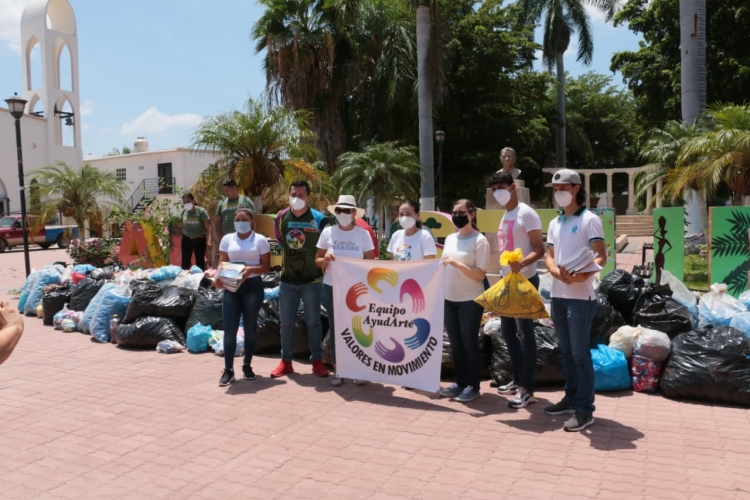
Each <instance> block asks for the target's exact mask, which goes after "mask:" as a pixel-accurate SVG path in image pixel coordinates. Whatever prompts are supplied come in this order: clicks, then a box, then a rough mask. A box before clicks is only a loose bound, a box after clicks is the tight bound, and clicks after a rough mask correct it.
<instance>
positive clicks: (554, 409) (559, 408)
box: [544, 400, 576, 415]
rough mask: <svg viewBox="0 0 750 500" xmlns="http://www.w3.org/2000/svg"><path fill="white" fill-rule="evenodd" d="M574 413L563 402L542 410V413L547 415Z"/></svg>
mask: <svg viewBox="0 0 750 500" xmlns="http://www.w3.org/2000/svg"><path fill="white" fill-rule="evenodd" d="M575 412H576V411H575V409H574V408H573V407H572V406H571V405H570V404H568V403H567V402H566V401H565V400H563V401H560V402H559V403H557V404H554V405H550V406H548V407H546V408H545V409H544V413H546V414H547V415H572V414H574V413H575Z"/></svg>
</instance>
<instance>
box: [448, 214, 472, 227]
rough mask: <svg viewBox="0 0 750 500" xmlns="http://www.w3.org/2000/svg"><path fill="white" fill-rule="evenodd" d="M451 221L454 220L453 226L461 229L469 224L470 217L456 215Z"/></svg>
mask: <svg viewBox="0 0 750 500" xmlns="http://www.w3.org/2000/svg"><path fill="white" fill-rule="evenodd" d="M451 219H452V220H453V225H454V226H456V227H457V228H459V229H461V228H462V227H464V226H465V225H466V224H468V223H469V216H468V215H454V216H453V217H451Z"/></svg>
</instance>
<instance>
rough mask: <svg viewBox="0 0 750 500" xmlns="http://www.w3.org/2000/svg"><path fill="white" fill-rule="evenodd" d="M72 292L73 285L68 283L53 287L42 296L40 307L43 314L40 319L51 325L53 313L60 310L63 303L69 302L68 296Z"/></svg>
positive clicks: (63, 305)
mask: <svg viewBox="0 0 750 500" xmlns="http://www.w3.org/2000/svg"><path fill="white" fill-rule="evenodd" d="M72 294H73V285H72V284H71V283H68V284H66V285H62V286H59V287H55V288H53V289H52V290H50V291H49V292H47V293H45V294H44V295H43V296H42V309H43V311H44V314H43V316H42V319H43V321H44V324H45V325H48V326H50V325H52V323H53V319H54V317H55V314H57V313H58V312H60V311H62V309H63V307H65V304H69V303H70V296H71V295H72Z"/></svg>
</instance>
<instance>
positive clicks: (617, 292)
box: [599, 269, 647, 324]
mask: <svg viewBox="0 0 750 500" xmlns="http://www.w3.org/2000/svg"><path fill="white" fill-rule="evenodd" d="M646 286H647V285H646V281H645V280H644V279H643V278H641V277H640V276H634V275H632V274H630V273H629V272H627V271H624V270H622V269H615V270H614V271H612V272H611V273H609V274H608V275H607V276H605V277H604V279H603V280H602V282H601V284H600V285H599V292H601V293H604V294H606V295H607V299H608V300H609V303H610V304H612V307H614V308H615V309H617V311H618V312H619V313H620V314H621V315H622V318H623V320H625V322H626V323H627V324H631V323H632V320H633V311H634V310H635V307H636V304H637V303H638V299H639V298H640V296H641V294H642V293H643V289H644V288H646Z"/></svg>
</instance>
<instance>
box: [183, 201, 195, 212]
mask: <svg viewBox="0 0 750 500" xmlns="http://www.w3.org/2000/svg"><path fill="white" fill-rule="evenodd" d="M194 208H195V205H193V204H192V203H185V210H187V211H188V212H189V211H191V210H192V209H194Z"/></svg>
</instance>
